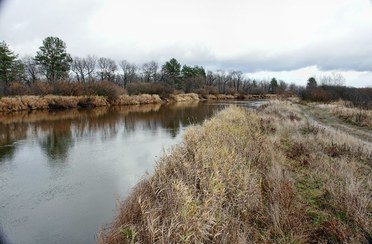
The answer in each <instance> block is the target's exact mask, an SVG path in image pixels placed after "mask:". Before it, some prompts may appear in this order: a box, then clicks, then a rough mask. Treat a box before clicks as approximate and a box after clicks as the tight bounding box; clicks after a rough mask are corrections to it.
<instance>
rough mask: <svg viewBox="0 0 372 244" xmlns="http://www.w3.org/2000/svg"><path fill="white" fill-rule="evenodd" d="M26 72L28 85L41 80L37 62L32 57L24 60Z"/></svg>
mask: <svg viewBox="0 0 372 244" xmlns="http://www.w3.org/2000/svg"><path fill="white" fill-rule="evenodd" d="M22 62H23V65H24V72H25V76H24V77H25V80H26V82H27V83H34V82H35V81H37V80H39V79H40V74H41V73H40V68H39V66H38V65H37V63H36V61H35V60H34V59H33V58H32V57H31V56H26V57H24V58H23V59H22Z"/></svg>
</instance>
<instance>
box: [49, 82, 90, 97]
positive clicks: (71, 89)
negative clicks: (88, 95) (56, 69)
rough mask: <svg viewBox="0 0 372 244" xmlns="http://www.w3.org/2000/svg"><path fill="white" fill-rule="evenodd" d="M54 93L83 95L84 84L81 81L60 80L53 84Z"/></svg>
mask: <svg viewBox="0 0 372 244" xmlns="http://www.w3.org/2000/svg"><path fill="white" fill-rule="evenodd" d="M53 94H54V95H61V96H81V95H83V94H84V84H83V83H80V82H69V81H58V82H56V83H54V84H53Z"/></svg>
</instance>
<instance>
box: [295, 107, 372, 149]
mask: <svg viewBox="0 0 372 244" xmlns="http://www.w3.org/2000/svg"><path fill="white" fill-rule="evenodd" d="M299 107H300V108H301V110H302V112H303V113H304V115H305V116H306V117H308V118H309V119H310V120H312V121H315V122H317V123H318V124H320V125H321V126H324V127H330V128H333V129H335V130H339V131H342V132H345V133H348V134H349V135H351V136H353V137H355V138H358V139H360V140H362V141H363V142H365V143H366V144H367V145H368V146H371V147H372V131H371V130H369V129H367V128H363V127H358V126H355V125H352V124H349V123H347V122H345V121H343V120H341V119H339V118H337V117H335V116H334V115H332V114H330V113H328V112H327V111H325V110H324V109H320V108H316V107H313V106H308V105H302V104H299Z"/></svg>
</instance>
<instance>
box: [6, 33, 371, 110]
mask: <svg viewBox="0 0 372 244" xmlns="http://www.w3.org/2000/svg"><path fill="white" fill-rule="evenodd" d="M344 83H345V78H344V77H343V76H342V75H341V74H339V73H333V74H331V75H324V76H321V77H310V78H309V79H308V84H307V86H306V87H301V86H296V85H295V84H287V83H286V82H284V81H283V80H277V79H276V78H271V79H266V80H265V79H262V80H256V79H251V78H249V77H246V76H245V75H244V74H243V72H241V71H239V70H230V71H226V70H221V69H220V70H216V71H211V70H206V69H205V68H204V67H203V66H198V65H194V66H190V65H187V64H183V65H182V64H181V63H180V62H179V61H178V60H177V59H175V58H172V59H170V60H169V61H167V62H165V63H164V64H162V65H160V64H159V63H157V62H155V61H150V62H146V63H143V64H141V65H138V64H135V63H131V62H129V61H127V60H121V61H119V62H116V61H115V60H113V59H112V58H109V57H96V56H94V55H88V56H86V57H72V56H71V55H70V54H69V53H67V51H66V43H65V42H64V41H62V40H61V39H60V38H58V37H51V36H50V37H47V38H45V39H44V40H43V43H42V45H41V46H40V47H39V50H38V51H37V52H36V55H35V56H34V57H32V56H26V57H23V58H19V57H18V55H17V54H15V53H14V52H13V51H12V50H10V48H9V46H8V45H7V44H6V43H5V42H4V41H3V42H0V95H24V94H35V95H45V94H50V93H52V94H58V95H90V94H94V95H105V96H112V97H114V96H116V95H118V94H122V93H129V94H141V93H152V94H159V95H161V96H167V95H169V94H170V93H172V92H195V93H198V94H201V95H206V94H267V93H273V94H278V93H279V94H282V93H286V94H297V95H300V97H301V98H302V99H304V100H312V101H323V102H325V101H332V100H337V99H345V100H350V101H353V102H354V103H355V104H356V105H358V106H370V103H371V100H372V95H371V88H364V89H359V88H350V87H345V86H344ZM366 104H367V105H366Z"/></svg>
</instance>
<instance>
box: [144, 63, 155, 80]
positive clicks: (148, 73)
mask: <svg viewBox="0 0 372 244" xmlns="http://www.w3.org/2000/svg"><path fill="white" fill-rule="evenodd" d="M158 69H159V65H158V63H157V62H155V61H150V62H148V63H144V64H143V65H142V75H143V80H144V81H145V82H150V81H157V80H158V77H157V76H158Z"/></svg>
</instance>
